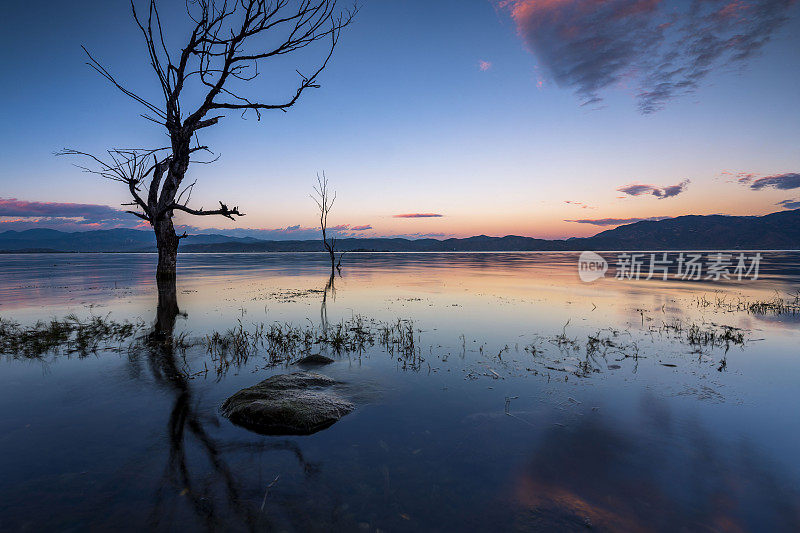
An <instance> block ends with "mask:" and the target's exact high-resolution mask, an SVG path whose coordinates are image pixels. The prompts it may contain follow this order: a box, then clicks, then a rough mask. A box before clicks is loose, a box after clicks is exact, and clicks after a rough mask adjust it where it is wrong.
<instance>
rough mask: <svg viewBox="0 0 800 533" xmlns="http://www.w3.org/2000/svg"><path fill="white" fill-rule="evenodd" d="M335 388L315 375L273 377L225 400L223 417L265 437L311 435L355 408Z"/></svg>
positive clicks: (331, 382)
mask: <svg viewBox="0 0 800 533" xmlns="http://www.w3.org/2000/svg"><path fill="white" fill-rule="evenodd" d="M335 384H336V381H335V380H334V379H332V378H329V377H328V376H323V375H322V374H316V373H314V372H295V373H293V374H280V375H277V376H272V377H271V378H268V379H265V380H264V381H262V382H261V383H259V384H257V385H254V386H252V387H249V388H246V389H242V390H240V391H239V392H237V393H236V394H234V395H233V396H231V397H230V398H228V399H227V400H225V403H223V404H222V414H223V415H224V416H226V417H228V418H229V419H230V420H231V422H233V423H234V424H237V425H240V426H243V427H245V428H247V429H250V430H252V431H256V432H258V433H262V434H264V435H310V434H312V433H315V432H317V431H319V430H321V429H325V428H327V427H329V426H331V425H332V424H333V423H334V422H336V421H337V420H339V419H340V418H342V417H343V416H344V415H346V414H347V413H349V412H350V411H352V410H353V408H354V406H353V404H352V403H350V402H348V401H347V400H344V399H342V398H340V397H339V396H337V395H336V394H335V393H334V392H333V391H332V390H331V388H332V387H333V385H335Z"/></svg>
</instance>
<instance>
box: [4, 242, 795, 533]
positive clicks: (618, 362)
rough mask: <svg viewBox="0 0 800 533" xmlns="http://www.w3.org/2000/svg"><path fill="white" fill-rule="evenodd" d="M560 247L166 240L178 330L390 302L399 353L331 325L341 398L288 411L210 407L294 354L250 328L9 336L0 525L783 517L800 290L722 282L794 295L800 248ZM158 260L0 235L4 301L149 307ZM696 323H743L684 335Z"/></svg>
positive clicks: (274, 526)
mask: <svg viewBox="0 0 800 533" xmlns="http://www.w3.org/2000/svg"><path fill="white" fill-rule="evenodd" d="M576 262H577V254H572V253H467V254H463V253H459V254H456V253H453V254H366V253H365V254H347V255H346V256H345V260H344V271H343V276H342V277H340V278H338V277H337V278H336V280H335V286H334V288H333V290H329V291H327V292H326V291H325V288H326V284H327V282H328V266H327V265H326V263H325V257H324V256H323V255H321V254H219V255H217V254H214V255H211V254H197V255H192V254H184V255H183V256H182V257H181V258H180V266H179V273H178V287H177V294H178V304H179V307H180V311H181V313H182V314H181V315H180V316H179V317H178V319H177V323H176V326H175V337H176V338H177V337H180V335H181V334H182V333H184V334H185V338H187V339H195V340H199V339H201V338H202V337H203V336H204V335H206V334H208V333H210V332H212V331H225V330H227V329H228V328H232V327H237V326H238V325H239V324H240V323H241V325H242V327H243V328H244V329H245V330H249V329H253V328H255V327H256V326H255V325H256V324H260V323H266V324H272V323H274V322H279V323H289V324H292V325H296V326H297V327H301V328H311V327H314V328H320V327H321V324H322V322H326V323H327V324H329V327H334V326H335V325H336V324H338V323H340V322H341V321H343V320H352V319H353V317H358V316H360V317H363V318H364V320H367V321H368V320H374V321H377V322H380V323H395V322H396V321H397V320H398V319H407V320H411V321H413V328H414V331H415V347H414V355H413V357H411V358H409V357H407V355H408V354H401V353H398V352H394V353H389V352H387V350H386V349H385V347H383V346H381V345H380V343H377V342H376V343H375V344H374V345H370V346H366V347H364V349H363V350H361V351H357V352H345V353H339V354H337V353H335V352H334V351H332V350H330V349H329V348H324V349H323V350H322V351H323V353H326V354H328V355H331V356H332V357H334V358H335V359H336V360H337V362H336V363H334V364H332V365H330V366H328V367H326V368H324V369H323V370H322V372H324V373H325V374H328V375H330V376H331V377H333V378H335V379H337V380H339V381H341V382H343V383H344V385H343V387H344V389H345V390H346V394H348V395H349V398H350V399H351V400H352V401H353V402H354V403H355V404H356V410H355V411H354V412H353V413H351V414H349V415H347V416H346V417H344V418H343V419H342V420H341V421H339V422H337V423H336V424H334V425H333V426H331V427H330V428H328V429H326V430H323V431H321V432H319V433H316V434H314V435H311V436H305V437H286V436H283V437H270V436H262V435H257V434H255V433H252V432H250V431H247V430H245V429H243V428H240V427H237V426H235V425H233V424H231V423H230V422H229V421H228V420H227V419H225V418H223V417H221V416H220V414H219V411H218V409H219V406H220V404H221V403H222V402H223V401H224V400H225V398H227V397H228V396H230V395H231V394H233V393H234V392H235V391H237V390H239V389H241V388H244V387H247V386H250V385H253V384H255V383H257V382H258V381H260V380H262V379H265V378H266V377H268V376H270V375H273V374H276V373H283V372H287V371H294V370H296V367H295V366H289V365H287V364H283V363H281V364H270V361H269V360H268V358H267V355H266V354H263V353H258V354H255V355H252V356H250V357H249V358H248V359H247V360H246V361H242V362H241V363H242V364H241V365H238V366H237V365H233V366H231V367H229V368H228V369H227V371H226V372H222V373H217V372H216V371H214V364H215V361H214V358H213V356H212V354H209V353H208V351H207V350H206V348H205V347H204V346H203V345H202V343H199V344H197V345H195V346H190V347H189V348H188V349H186V350H185V353H184V352H183V351H176V352H172V353H170V354H167V353H163V352H158V351H154V350H148V349H143V348H142V347H141V346H140V347H139V348H138V349H131V350H129V349H120V346H117V347H113V346H112V347H109V349H101V350H99V351H98V352H97V353H96V354H95V353H92V354H89V355H88V356H81V355H80V354H75V353H73V354H68V353H65V352H64V351H62V352H60V353H57V354H56V353H51V354H47V355H45V356H44V357H42V358H36V359H29V358H24V357H20V356H14V355H13V354H9V355H6V356H2V357H3V360H2V361H0V385H1V386H0V471H1V472H2V476H0V529H2V530H22V529H27V530H44V529H53V528H58V529H67V530H70V529H75V530H84V529H89V528H92V529H112V528H113V529H124V530H136V529H141V528H143V527H147V528H156V529H161V530H184V529H188V528H217V529H230V530H242V529H244V530H247V529H255V530H279V531H315V530H319V531H325V530H331V529H335V530H344V531H349V530H364V531H376V530H382V531H416V530H433V531H463V530H517V531H538V530H550V529H553V528H560V529H567V530H570V529H574V530H583V529H585V528H586V527H587V525H591V526H592V527H594V528H596V529H599V530H633V531H635V530H643V531H648V530H660V531H675V530H680V529H682V528H683V529H685V530H691V531H694V530H713V531H739V530H772V531H776V530H785V531H792V530H798V529H800V489H799V488H798V487H800V462H798V460H797V458H796V452H797V450H798V449H800V420H799V419H798V417H797V407H798V399H800V381H798V369H800V357H798V352H797V344H798V341H800V316H798V315H793V314H791V313H788V314H786V313H784V314H780V315H775V314H758V313H751V312H748V311H747V310H745V309H739V308H738V303H739V302H745V301H747V302H749V301H754V300H772V299H774V298H776V297H780V298H783V299H785V300H787V301H792V300H793V299H794V298H795V295H796V294H797V290H798V289H800V266H799V265H800V254H797V253H767V254H765V255H764V259H763V261H762V271H761V276H760V279H759V280H757V281H751V280H746V281H741V282H731V281H722V282H716V283H714V282H687V281H679V280H670V281H655V280H647V281H645V280H638V281H636V280H628V281H622V280H617V279H614V278H613V272H611V273H610V274H609V276H607V277H606V279H602V280H599V281H596V282H594V283H583V282H581V281H580V280H579V279H578V275H577V266H576ZM154 266H155V258H154V256H152V255H148V254H102V255H95V254H75V255H72V254H54V255H5V256H0V317H3V318H5V319H13V320H15V321H18V322H20V323H22V324H32V323H34V322H35V321H37V320H39V319H49V318H51V317H63V316H65V315H67V314H69V313H75V314H76V315H78V316H79V317H84V318H85V317H89V316H92V315H102V316H106V315H108V314H109V313H110V315H109V316H110V317H111V318H113V319H114V320H119V321H122V320H129V321H142V322H144V324H145V327H144V328H143V330H142V331H143V333H146V330H147V329H148V328H149V327H150V325H151V324H152V323H153V322H154V319H155V316H156V303H157V298H156V287H155V284H154V282H153V279H152V278H153V272H154ZM323 298H324V300H323ZM677 324H680V325H681V328H682V329H680V330H678V329H677V328H676V325H677ZM692 325H695V326H696V327H697V328H698V331H701V332H715V333H717V334H721V333H722V332H724V331H726V330H725V328H724V327H723V326H730V327H732V328H741V330H739V329H736V330H732V329H731V330H728V331H736V332H741V333H742V339H743V340H742V341H741V342H737V341H736V340H733V341H731V340H727V341H725V342H718V343H715V345H713V346H712V345H709V344H699V343H697V342H695V343H691V342H689V340H688V339H687V335H688V333H687V332H688V331H689V329H690V327H691V326H692ZM592 338H594V339H596V341H595V342H597V343H598V344H592V341H591V339H592ZM114 348H116V349H114ZM318 348H319V347H317V348H315V350H314V351H315V352H316V351H318ZM273 363H274V361H273ZM209 369H210V370H209ZM206 370H209V371H206ZM276 479H277V480H276ZM268 487H269V488H268Z"/></svg>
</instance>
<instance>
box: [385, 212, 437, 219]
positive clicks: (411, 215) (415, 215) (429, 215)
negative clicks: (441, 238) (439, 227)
mask: <svg viewBox="0 0 800 533" xmlns="http://www.w3.org/2000/svg"><path fill="white" fill-rule="evenodd" d="M443 216H444V215H440V214H439V213H405V214H402V215H394V218H441V217H443Z"/></svg>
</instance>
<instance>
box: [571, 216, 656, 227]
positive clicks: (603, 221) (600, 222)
mask: <svg viewBox="0 0 800 533" xmlns="http://www.w3.org/2000/svg"><path fill="white" fill-rule="evenodd" d="M668 218H670V217H648V218H584V219H580V220H565V221H564V222H577V223H578V224H591V225H593V226H621V225H623V224H633V223H634V222H642V221H658V220H666V219H668Z"/></svg>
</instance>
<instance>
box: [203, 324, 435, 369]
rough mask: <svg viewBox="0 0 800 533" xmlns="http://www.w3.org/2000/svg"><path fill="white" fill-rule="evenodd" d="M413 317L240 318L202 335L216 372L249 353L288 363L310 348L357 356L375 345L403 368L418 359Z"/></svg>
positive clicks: (234, 364)
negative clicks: (296, 321)
mask: <svg viewBox="0 0 800 533" xmlns="http://www.w3.org/2000/svg"><path fill="white" fill-rule="evenodd" d="M415 333H416V332H415V330H414V325H413V322H412V321H409V320H397V321H396V322H379V321H376V320H372V319H367V318H365V317H363V316H361V315H355V316H353V317H351V318H349V319H346V320H345V319H343V320H342V321H340V322H339V323H336V324H332V325H328V326H327V327H321V326H317V325H315V324H312V323H310V322H309V323H308V324H305V325H303V326H297V325H293V324H289V323H273V324H264V323H254V324H251V326H250V327H245V325H244V324H243V323H242V321H241V320H239V321H238V323H237V325H236V326H235V327H233V328H230V329H228V330H225V331H224V332H217V331H215V332H212V333H209V334H207V335H205V336H204V337H203V338H202V339H201V340H200V344H202V345H203V346H204V347H205V349H206V352H207V353H208V354H209V355H210V356H211V360H212V362H213V364H214V369H215V371H216V373H217V374H223V373H225V372H227V371H228V370H229V369H230V368H232V367H240V366H242V365H244V364H246V363H247V362H248V361H249V360H250V358H252V357H254V356H264V357H265V359H266V361H267V364H268V365H269V366H277V365H281V364H286V365H289V364H292V363H294V362H296V361H297V360H299V359H301V358H302V357H305V356H306V355H309V354H310V353H311V352H312V351H315V350H317V351H319V352H323V351H324V352H328V353H330V354H334V355H339V356H341V355H355V356H358V357H360V356H361V355H363V354H364V353H365V352H366V351H367V350H368V349H370V348H372V347H374V346H375V345H376V344H377V345H379V346H381V347H382V348H383V349H384V350H385V351H386V352H387V353H388V354H389V355H391V356H392V357H395V356H396V357H397V358H398V361H399V362H400V363H401V364H402V365H403V367H404V368H406V367H407V366H409V365H410V366H411V367H419V365H420V364H421V362H422V361H423V359H422V357H421V352H420V350H419V348H418V347H417V342H416V340H415Z"/></svg>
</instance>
